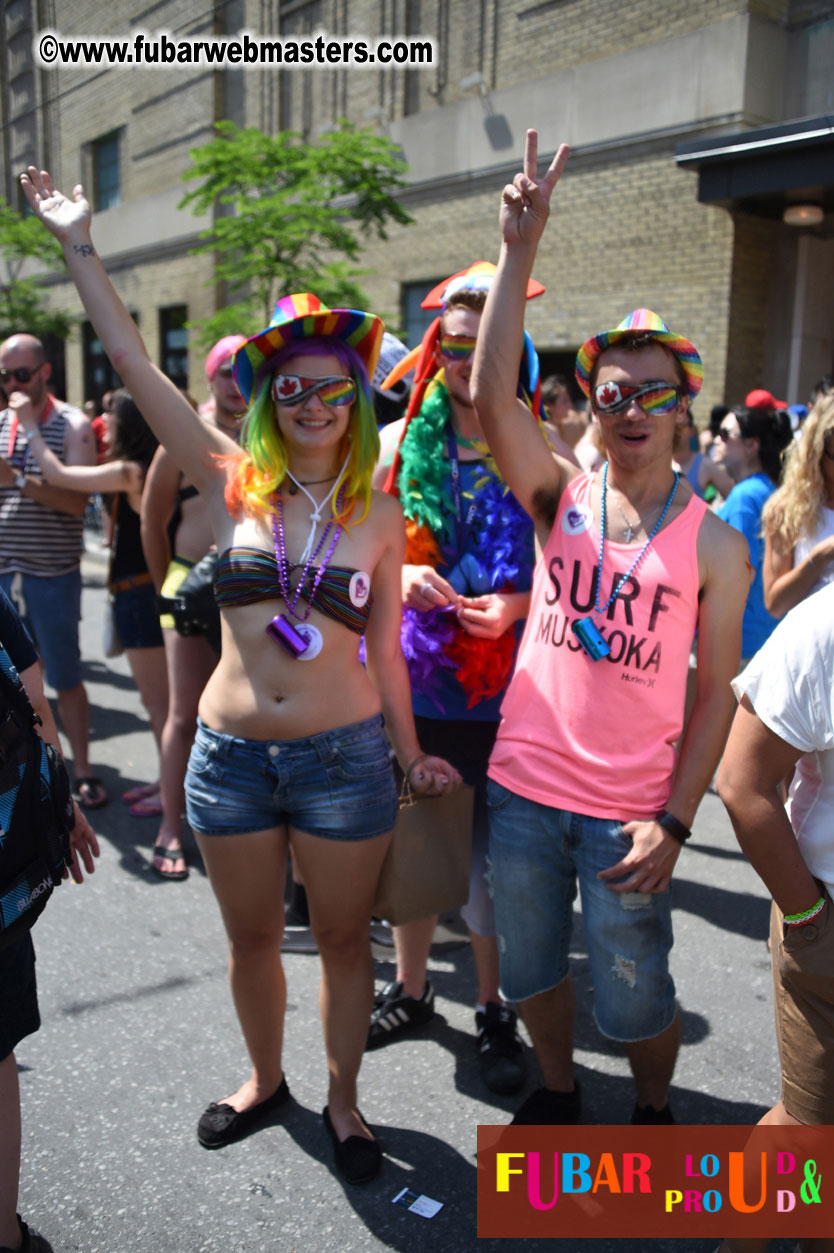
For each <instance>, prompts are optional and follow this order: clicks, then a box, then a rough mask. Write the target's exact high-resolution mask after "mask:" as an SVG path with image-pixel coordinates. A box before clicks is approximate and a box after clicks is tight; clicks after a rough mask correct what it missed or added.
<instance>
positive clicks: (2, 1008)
mask: <svg viewBox="0 0 834 1253" xmlns="http://www.w3.org/2000/svg"><path fill="white" fill-rule="evenodd" d="M40 1025H41V1016H40V1014H39V1012H38V988H37V983H36V981H35V949H34V946H33V944H32V937H31V935H30V934H29V933H28V932H27V934H26V935H24V936H23V937H22V939H20V940H15V941H14V942H13V943H12V944H7V945H6V946H5V948H0V1062H2V1061H5V1059H6V1058H7V1057H8V1056H9V1054H10V1053H13V1052H14V1050H15V1048H16V1047H17V1045H18V1044H19V1043H20V1041H21V1040H22V1039H23V1038H24V1036H27V1035H32V1033H33V1032H35V1031H37V1029H38V1027H39V1026H40Z"/></svg>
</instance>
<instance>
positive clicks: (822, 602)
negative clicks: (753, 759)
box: [733, 584, 834, 896]
mask: <svg viewBox="0 0 834 1253" xmlns="http://www.w3.org/2000/svg"><path fill="white" fill-rule="evenodd" d="M733 691H734V692H735V694H736V696H737V697H738V699H739V700H741V698H742V696H747V698H748V699H749V701H750V703H751V704H752V706H753V708H754V709H755V711H756V715H757V716H758V717H759V718H760V719H761V721H762V722H763V723H764V724H765V726H766V727H769V728H770V730H771V731H773V733H774V734H775V735H778V736H779V737H780V738H781V739H783V740H785V742H786V743H788V744H791V745H793V747H794V748H798V749H801V751H802V753H803V754H804V755H803V756H802V757H800V759H799V761H798V762H797V766H796V773H795V774H794V777H793V783H792V784H791V790H790V796H789V797H788V814H789V816H790V820H791V825H792V826H793V829H794V831H795V832H796V838H797V842H798V844H799V848H800V852H801V853H802V857H803V859H804V861H805V864H806V866H807V867H808V869H809V870H810V872H811V874H812V875H814V876H815V878H817V879H821V880H822V881H823V883H824V884H825V886H826V888H827V889H828V891H829V893H830V894H831V895H832V896H834V584H829V585H828V586H827V587H824V588H823V589H822V590H821V591H819V592H816V593H815V594H814V595H813V596H809V597H807V599H805V600H803V601H801V602H800V604H798V605H797V606H796V608H795V609H792V610H791V612H790V613H789V614H788V615H787V616H786V617H785V618H783V619H782V621H781V622H780V623H779V625H778V626H777V628H776V630H775V631H774V632H773V634H772V635H771V636H770V639H768V641H767V642H766V643H765V644H764V645H763V646H762V647H761V648H760V649H759V651H758V652H757V653H756V655H755V657H753V658H752V660H751V661H750V663H749V665H748V666H747V667H746V668H745V669H744V670H742V672H741V674H740V675H739V676H738V677H737V678H736V679H734V680H733Z"/></svg>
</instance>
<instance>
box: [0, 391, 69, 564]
mask: <svg viewBox="0 0 834 1253" xmlns="http://www.w3.org/2000/svg"><path fill="white" fill-rule="evenodd" d="M73 415H77V416H78V417H83V414H82V413H81V412H80V410H78V409H76V408H74V407H73V406H72V405H68V404H65V403H63V402H62V401H59V400H53V401H52V407H51V410H50V412H49V416H48V418H47V420H46V421H45V422H43V423H42V425H41V428H40V433H41V435H42V436H43V438H44V441H45V443H46V445H47V447H48V448H50V449H51V450H52V452H54V454H55V456H56V457H57V458H58V459H59V460H60V461H63V460H64V448H65V443H66V436H67V429H68V427H69V422H70V418H71V417H72V416H73ZM12 416H13V415H12V412H11V410H10V409H4V410H3V412H2V413H0V456H3V457H7V458H8V461H9V464H10V465H11V467H12V470H13V471H14V473H15V474H18V473H20V472H21V471H22V472H23V473H24V474H34V475H40V473H41V471H40V467H39V465H38V462H37V458H36V457H35V455H34V453H33V452H32V451H31V450H30V449H29V445H28V440H27V439H26V433H25V431H24V430H23V428H22V427H21V426H18V427H17V434H16V437H15V440H14V447H13V450H12V454H11V456H9V434H10V427H11V426H12V425H13V424H12V422H11V419H12ZM83 528H84V519H83V517H71V516H70V515H69V514H68V513H61V511H60V510H58V509H50V508H49V507H48V506H47V505H41V504H38V502H37V501H35V500H32V499H31V498H30V497H28V496H22V495H21V494H20V492H19V491H18V490H17V488H16V487H0V574H10V573H14V572H15V571H17V570H20V571H22V573H23V574H33V575H37V576H40V577H41V578H49V577H53V576H56V575H59V574H71V573H72V572H73V571H74V570H77V569H78V567H79V564H80V562H81V547H82V538H83Z"/></svg>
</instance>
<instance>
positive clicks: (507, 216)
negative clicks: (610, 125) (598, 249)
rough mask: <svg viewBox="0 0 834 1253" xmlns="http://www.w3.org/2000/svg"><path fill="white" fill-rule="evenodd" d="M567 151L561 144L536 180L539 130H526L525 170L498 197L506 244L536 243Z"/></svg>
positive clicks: (547, 214)
mask: <svg viewBox="0 0 834 1253" xmlns="http://www.w3.org/2000/svg"><path fill="white" fill-rule="evenodd" d="M569 155H570V148H569V147H568V146H567V144H560V145H559V151H558V152H557V153H556V156H555V157H554V158H553V160H552V161H551V163H550V166H549V168H548V170H547V173H546V174H545V175H544V177H543V178H537V177H536V174H537V171H538V163H539V135H538V131H534V130H529V131H528V132H527V140H526V143H525V147H524V169H523V171H522V172H520V173H518V174H516V176H515V178H514V179H513V181H512V183H508V184H507V186H506V187H505V188H504V190H503V192H502V194H501V213H500V222H501V234H502V236H503V239H504V242H505V243H506V244H514V243H525V244H533V245H535V244H537V243H538V242H539V240H540V239H541V235H542V231H543V230H544V227H545V223H546V222H547V219H548V217H549V216H550V197H551V196H552V194H553V188H554V187H555V186H556V184H557V183H558V181H559V179H560V177H561V174H562V171H563V170H564V168H565V165H566V164H567V160H568V156H569Z"/></svg>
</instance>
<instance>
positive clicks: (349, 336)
mask: <svg viewBox="0 0 834 1253" xmlns="http://www.w3.org/2000/svg"><path fill="white" fill-rule="evenodd" d="M384 330H385V325H384V323H383V321H382V318H378V317H377V316H376V315H375V314H373V313H363V312H362V310H361V309H328V308H327V306H326V305H323V304H322V303H321V301H320V300H319V298H318V297H317V296H314V295H312V293H311V292H297V293H295V294H294V295H292V296H282V298H281V299H280V300H279V301H278V303H277V304H276V306H275V310H274V312H273V314H272V321H271V322H270V324H269V326H268V327H267V328H266V329H265V330H263V331H261V332H260V333H259V334H257V335H253V336H252V338H251V339H247V341H246V343H245V344H242V345H241V347H240V348H239V349H238V350H237V352H236V353H235V356H234V360H233V362H232V371H233V373H234V376H235V382H236V383H237V385H238V387H239V389H240V393H241V395H242V396H243V398H244V400H246V401H247V403H248V401H249V400H250V399H251V397H252V393H253V392H254V391H255V390H256V388H257V386H258V384H259V382H260V379H261V378H262V376H263V370H264V366H265V365H266V363H267V362H268V361H269V359H270V358H271V357H273V356H274V355H275V353H276V352H278V351H279V349H281V348H283V347H285V345H287V344H291V343H292V342H293V341H295V340H305V339H314V338H319V337H321V338H323V339H340V340H341V341H342V342H343V343H345V344H349V345H350V346H351V348H353V349H354V351H355V352H356V353H357V354H358V355H359V357H360V359H361V361H362V364H363V365H364V367H365V371H366V373H367V375H368V377H369V378H372V377H373V373H374V370H375V369H376V363H377V360H378V359H379V350H380V347H381V345H382V335H383V332H384Z"/></svg>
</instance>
